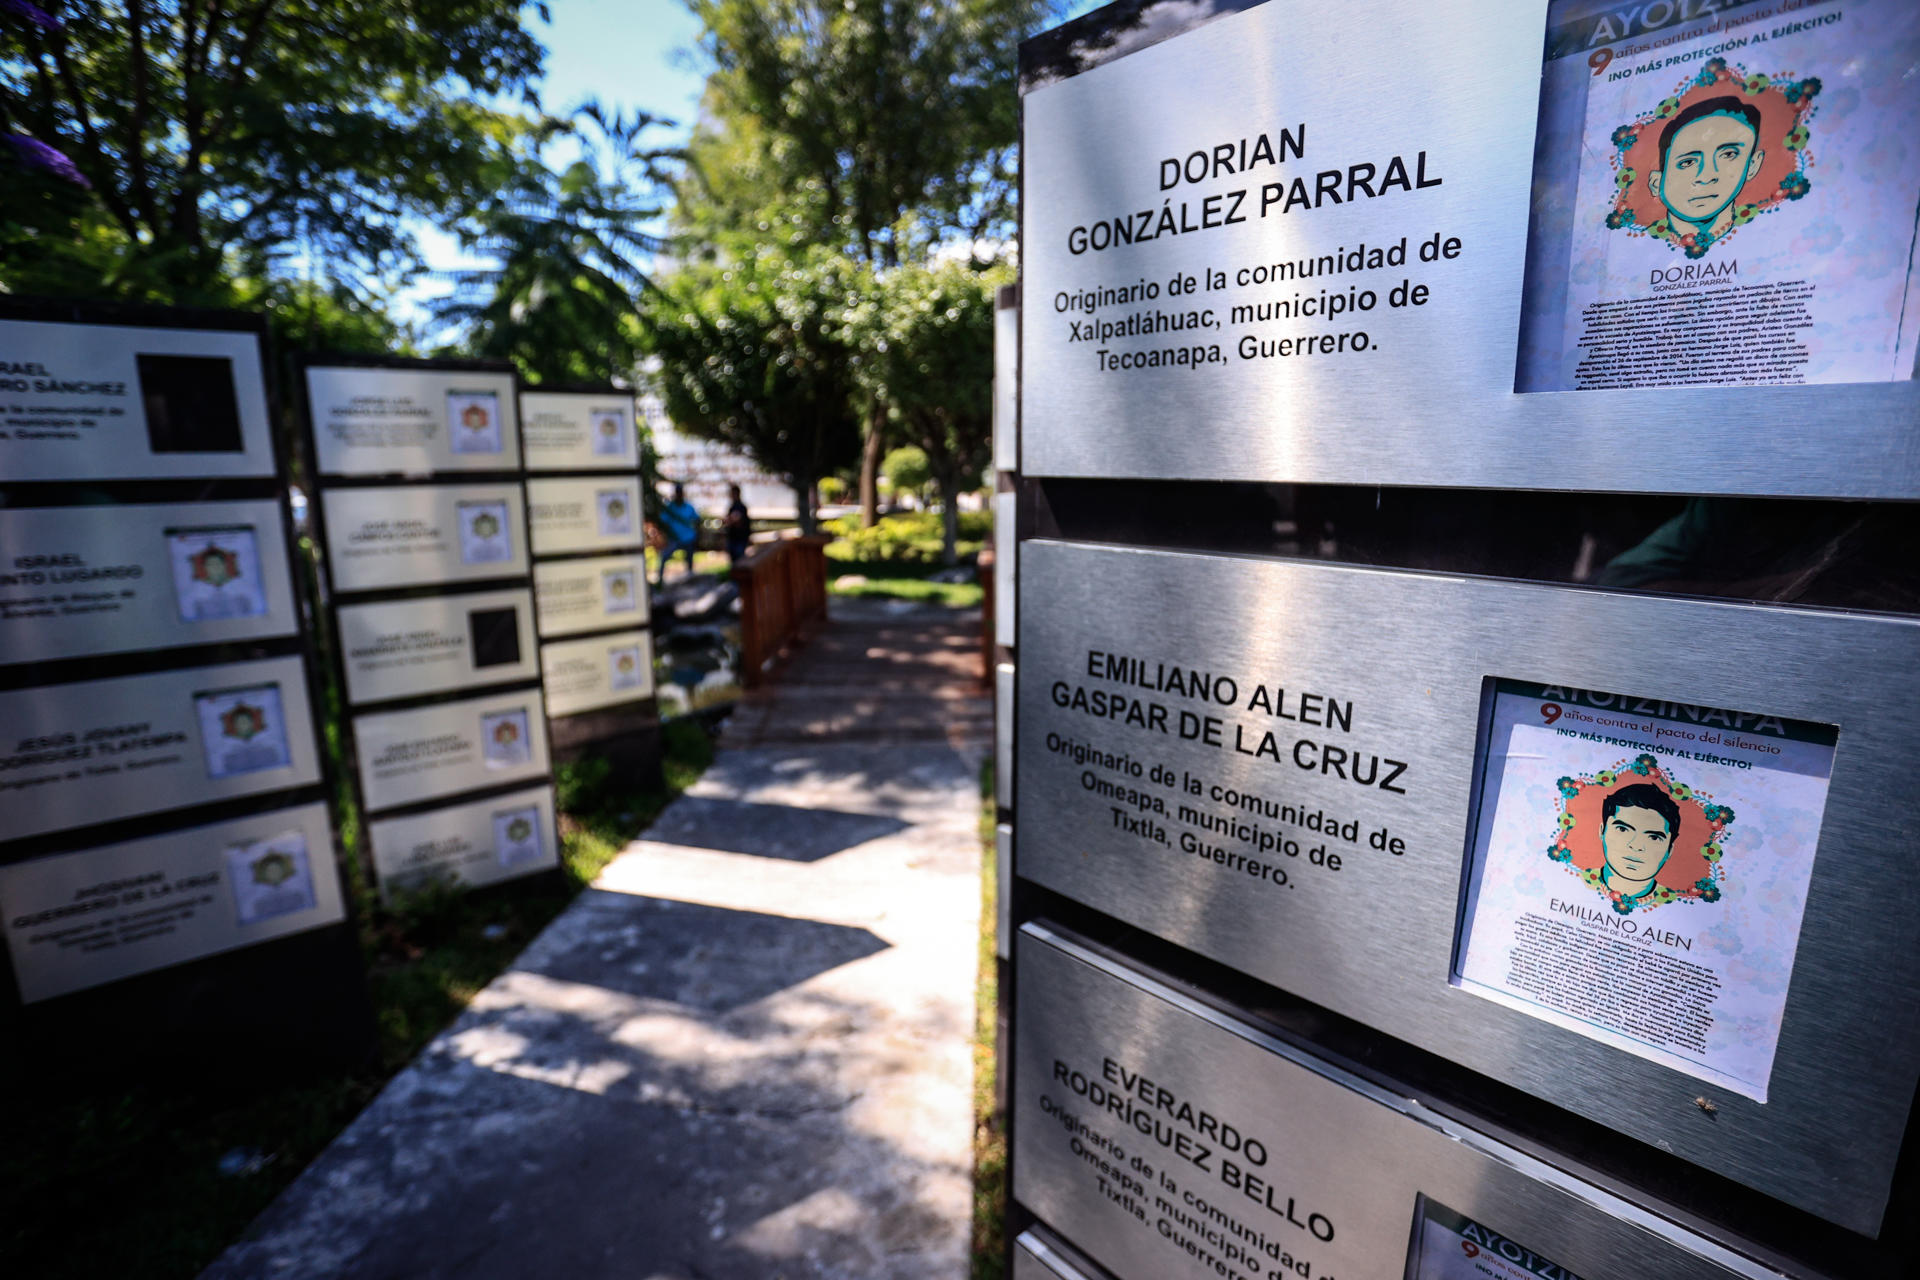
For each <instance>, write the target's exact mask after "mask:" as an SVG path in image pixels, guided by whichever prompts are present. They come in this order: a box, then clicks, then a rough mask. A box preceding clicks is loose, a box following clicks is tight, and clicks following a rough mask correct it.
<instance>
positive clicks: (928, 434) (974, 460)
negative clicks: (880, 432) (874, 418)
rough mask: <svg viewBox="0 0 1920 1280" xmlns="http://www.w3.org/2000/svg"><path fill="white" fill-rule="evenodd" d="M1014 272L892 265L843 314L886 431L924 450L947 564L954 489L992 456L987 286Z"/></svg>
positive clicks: (956, 503)
mask: <svg viewBox="0 0 1920 1280" xmlns="http://www.w3.org/2000/svg"><path fill="white" fill-rule="evenodd" d="M1012 278H1013V273H1012V272H1011V271H1010V270H1008V269H1007V268H1005V267H995V268H992V269H990V270H986V271H977V270H974V269H972V268H971V267H968V266H966V265H964V264H961V263H949V264H946V265H944V266H938V267H919V266H902V267H895V268H893V269H892V270H891V271H888V272H885V273H883V274H882V275H881V277H880V280H879V284H878V286H877V287H876V288H875V289H874V290H873V291H872V293H871V294H870V295H869V296H868V297H866V298H864V299H862V300H860V301H859V302H858V303H856V305H855V307H854V310H853V311H852V312H851V313H850V315H849V324H850V326H851V328H852V329H853V331H854V334H855V338H856V341H857V342H858V344H859V347H860V350H861V353H862V354H861V362H860V379H861V383H862V385H863V386H864V387H865V388H866V389H867V393H868V395H869V396H870V397H872V398H874V399H875V400H880V399H881V398H884V403H885V406H886V413H887V415H888V418H889V419H890V428H891V430H892V432H893V434H894V435H895V436H896V437H897V438H899V439H902V440H905V441H907V442H909V443H910V444H911V445H913V446H916V447H917V448H918V449H919V450H920V451H921V452H922V453H923V454H924V455H925V466H926V471H927V475H928V476H929V477H931V479H932V481H933V484H934V487H935V488H936V489H938V490H939V493H940V505H941V507H942V509H943V510H944V512H945V515H944V518H943V521H942V529H941V544H942V546H941V551H942V558H943V559H944V560H945V562H946V563H947V564H953V563H955V562H956V561H957V560H958V559H959V554H958V548H957V546H956V544H957V543H958V541H959V536H960V495H961V493H963V492H965V491H966V490H969V489H972V488H975V487H977V486H978V485H979V483H980V478H981V473H982V472H983V471H984V470H985V469H986V466H987V463H988V461H989V460H990V459H991V458H992V456H993V309H994V293H995V291H996V290H997V289H998V288H999V286H1001V285H1002V284H1007V283H1010V282H1011V281H1012ZM897 452H905V450H900V451H897ZM889 456H890V458H891V456H893V455H889ZM894 481H895V482H896V483H907V481H906V480H905V478H903V477H902V476H899V475H894ZM922 483H924V480H923V481H922Z"/></svg>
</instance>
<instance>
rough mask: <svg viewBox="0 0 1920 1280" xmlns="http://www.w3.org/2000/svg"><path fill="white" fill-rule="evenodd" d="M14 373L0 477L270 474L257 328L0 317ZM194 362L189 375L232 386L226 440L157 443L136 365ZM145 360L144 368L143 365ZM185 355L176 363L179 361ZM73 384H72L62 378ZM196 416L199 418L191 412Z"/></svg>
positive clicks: (3, 415)
mask: <svg viewBox="0 0 1920 1280" xmlns="http://www.w3.org/2000/svg"><path fill="white" fill-rule="evenodd" d="M0 351H4V352H5V353H6V355H5V361H6V363H9V364H19V365H24V366H32V367H33V368H34V369H35V370H37V371H36V372H33V373H31V374H30V375H28V376H24V377H16V378H14V379H12V381H15V382H19V383H22V384H23V385H19V386H10V387H8V388H7V402H6V403H5V404H0V479H5V480H8V481H14V480H171V479H199V478H201V477H205V476H271V475H272V474H273V473H274V457H273V437H272V423H271V420H270V419H269V417H268V414H267V382H266V374H265V372H264V370H263V368H262V365H261V359H260V335H259V334H257V333H251V332H247V331H245V330H236V329H175V328H169V327H165V326H161V325H153V326H148V325H111V324H76V323H71V322H67V321H49V320H0ZM171 360H186V361H193V362H197V364H196V365H195V366H193V368H194V372H193V380H194V381H202V380H204V382H205V383H206V384H207V386H208V389H209V390H213V389H216V388H219V387H221V386H222V384H224V385H225V387H227V388H230V389H231V391H232V395H233V411H234V415H235V417H234V421H233V424H232V425H233V427H234V431H235V435H234V436H233V437H232V438H230V439H229V440H227V441H226V442H225V443H226V444H228V445H230V446H231V447H227V448H220V447H207V448H180V447H177V446H176V447H171V448H169V447H166V446H165V445H164V444H163V443H162V442H161V441H157V440H156V439H155V438H154V437H155V434H156V433H155V431H154V430H153V427H154V425H155V424H152V423H149V422H148V420H147V412H148V407H149V405H148V400H147V396H148V392H149V390H150V389H149V388H148V387H147V386H146V385H144V384H143V381H142V374H143V372H144V370H145V369H152V370H153V371H154V372H155V373H156V374H157V375H158V376H159V377H161V378H162V379H164V378H165V374H166V371H165V365H166V364H167V363H168V362H169V361H171ZM143 366H144V369H143ZM182 367H183V366H180V365H175V366H174V368H175V369H176V370H178V369H180V368H182ZM63 388H71V389H63ZM194 425H196V426H199V425H202V424H200V423H195V424H194Z"/></svg>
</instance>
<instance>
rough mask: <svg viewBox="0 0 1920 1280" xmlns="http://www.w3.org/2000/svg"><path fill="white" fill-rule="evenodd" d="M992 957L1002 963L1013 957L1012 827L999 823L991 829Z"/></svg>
mask: <svg viewBox="0 0 1920 1280" xmlns="http://www.w3.org/2000/svg"><path fill="white" fill-rule="evenodd" d="M993 869H994V880H993V899H994V906H995V911H994V927H993V937H994V944H993V950H994V954H996V955H998V956H999V957H1000V958H1001V959H1002V960H1005V959H1008V958H1009V957H1010V956H1012V954H1013V828H1012V827H1010V826H1008V825H1007V824H1006V823H1004V822H1002V823H1000V824H999V825H998V826H996V827H994V829H993Z"/></svg>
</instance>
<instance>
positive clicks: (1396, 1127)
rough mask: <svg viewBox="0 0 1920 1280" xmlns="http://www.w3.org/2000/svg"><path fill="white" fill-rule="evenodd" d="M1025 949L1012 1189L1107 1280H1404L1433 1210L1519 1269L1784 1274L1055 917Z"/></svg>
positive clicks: (1697, 1278) (1572, 1277)
mask: <svg viewBox="0 0 1920 1280" xmlns="http://www.w3.org/2000/svg"><path fill="white" fill-rule="evenodd" d="M1016 945H1017V947H1018V955H1017V968H1016V972H1017V974H1018V975H1019V977H1018V982H1019V993H1018V1001H1017V1008H1018V1010H1019V1012H1018V1019H1019V1033H1018V1039H1017V1040H1016V1045H1017V1049H1016V1062H1015V1074H1014V1085H1013V1095H1012V1096H1013V1110H1014V1117H1015V1118H1014V1134H1013V1152H1014V1155H1013V1194H1014V1197H1015V1198H1016V1199H1018V1200H1019V1201H1020V1202H1021V1203H1022V1204H1024V1205H1026V1206H1027V1207H1028V1208H1030V1209H1032V1210H1033V1211H1034V1212H1035V1213H1037V1214H1038V1215H1039V1216H1040V1217H1041V1218H1042V1220H1044V1221H1045V1222H1047V1223H1048V1224H1049V1225H1050V1226H1051V1227H1053V1228H1054V1229H1055V1230H1057V1231H1059V1232H1060V1233H1061V1234H1062V1235H1063V1236H1065V1237H1066V1238H1067V1239H1069V1240H1071V1241H1073V1242H1074V1244H1075V1245H1076V1246H1077V1247H1078V1248H1079V1249H1081V1250H1083V1251H1084V1252H1085V1253H1087V1254H1088V1255H1089V1256H1090V1257H1092V1258H1093V1259H1094V1260H1095V1261H1097V1262H1098V1263H1099V1264H1100V1265H1101V1266H1103V1267H1105V1268H1107V1269H1108V1270H1110V1271H1112V1272H1113V1273H1114V1274H1115V1275H1116V1276H1118V1277H1120V1280H1186V1278H1188V1277H1192V1278H1194V1280H1198V1278H1199V1277H1202V1276H1205V1277H1209V1278H1211V1277H1229V1278H1231V1277H1241V1278H1242V1280H1253V1277H1263V1278H1264V1277H1272V1278H1273V1280H1292V1278H1294V1277H1313V1278H1314V1280H1383V1278H1384V1277H1400V1276H1405V1275H1408V1274H1409V1255H1410V1253H1411V1254H1412V1255H1413V1256H1414V1257H1416V1258H1417V1257H1419V1256H1420V1255H1421V1254H1422V1253H1423V1252H1425V1251H1426V1250H1427V1249H1428V1248H1429V1246H1428V1244H1427V1241H1426V1240H1425V1239H1422V1238H1419V1237H1416V1235H1415V1232H1414V1226H1415V1223H1416V1221H1417V1220H1421V1221H1423V1222H1425V1221H1431V1220H1433V1219H1434V1218H1436V1217H1437V1216H1438V1214H1439V1213H1440V1212H1444V1213H1445V1214H1446V1215H1447V1216H1446V1217H1445V1218H1444V1219H1443V1220H1442V1221H1443V1224H1444V1225H1451V1226H1453V1227H1454V1228H1455V1229H1456V1230H1457V1231H1458V1232H1460V1233H1463V1238H1471V1237H1472V1236H1473V1235H1474V1234H1476V1233H1480V1232H1484V1233H1486V1234H1485V1235H1484V1236H1482V1237H1481V1238H1483V1239H1487V1240H1488V1241H1489V1242H1491V1241H1492V1240H1493V1239H1496V1238H1497V1239H1498V1240H1499V1241H1501V1242H1503V1243H1508V1244H1513V1245H1514V1246H1515V1251H1516V1252H1517V1253H1524V1254H1525V1255H1527V1256H1531V1257H1533V1258H1536V1259H1538V1260H1539V1261H1541V1262H1543V1263H1546V1262H1547V1260H1548V1259H1551V1260H1552V1261H1551V1263H1548V1265H1549V1266H1556V1267H1558V1268H1559V1269H1558V1270H1543V1271H1539V1272H1537V1273H1531V1274H1537V1275H1552V1276H1565V1277H1567V1280H1576V1278H1577V1277H1579V1276H1588V1277H1603V1276H1629V1275H1645V1276H1660V1277H1662V1280H1708V1278H1710V1277H1713V1278H1719V1280H1725V1278H1727V1277H1732V1276H1750V1277H1754V1278H1755V1280H1758V1278H1759V1277H1762V1276H1776V1275H1777V1273H1776V1272H1774V1271H1772V1270H1770V1269H1768V1268H1765V1267H1762V1266H1760V1265H1759V1264H1757V1263H1755V1262H1752V1261H1751V1260H1749V1259H1746V1258H1743V1257H1741V1256H1739V1255H1737V1254H1734V1253H1732V1252H1730V1251H1729V1250H1727V1249H1725V1248H1724V1247H1722V1246H1719V1245H1716V1244H1714V1243H1713V1242H1711V1241H1708V1240H1705V1239H1702V1238H1700V1237H1698V1236H1695V1235H1692V1234H1690V1233H1688V1232H1686V1231H1684V1230H1682V1229H1680V1228H1678V1227H1676V1226H1673V1225H1672V1224H1670V1223H1668V1222H1666V1221H1663V1220H1662V1219H1660V1218H1658V1217H1656V1216H1655V1215H1654V1214H1653V1213H1651V1212H1649V1211H1648V1210H1646V1209H1645V1208H1643V1207H1640V1206H1636V1205H1633V1204H1631V1203H1629V1202H1627V1201H1624V1200H1621V1199H1620V1198H1618V1197H1616V1196H1613V1195H1610V1194H1608V1193H1606V1192H1604V1191H1602V1190H1600V1189H1599V1188H1598V1187H1597V1186H1596V1185H1594V1184H1593V1183H1592V1182H1590V1181H1587V1180H1585V1179H1583V1178H1582V1177H1581V1176H1579V1175H1577V1174H1575V1173H1572V1172H1569V1171H1562V1170H1560V1169H1557V1168H1555V1167H1553V1166H1551V1165H1548V1164H1546V1163H1544V1162H1542V1161H1540V1160H1538V1159H1535V1158H1533V1157H1530V1156H1528V1155H1526V1154H1523V1153H1522V1152H1520V1151H1518V1150H1515V1149H1513V1148H1511V1147H1508V1146H1507V1145H1505V1144H1504V1143H1502V1142H1501V1141H1499V1140H1498V1139H1496V1138H1494V1137H1492V1136H1489V1135H1487V1134H1484V1133H1480V1132H1478V1131H1476V1130H1474V1129H1472V1128H1469V1127H1468V1126H1466V1125H1464V1124H1461V1123H1459V1122H1456V1121H1452V1120H1449V1119H1447V1118H1445V1117H1443V1116H1440V1115H1438V1114H1437V1113H1435V1112H1433V1111H1430V1110H1427V1109H1425V1108H1419V1107H1417V1105H1416V1104H1414V1103H1411V1102H1409V1101H1407V1100H1406V1099H1405V1098H1402V1097H1398V1096H1396V1095H1394V1094H1392V1093H1390V1092H1388V1091H1386V1090H1383V1089H1380V1088H1378V1087H1376V1086H1374V1085H1372V1084H1371V1083H1369V1082H1367V1081H1365V1080H1363V1079H1361V1078H1359V1077H1357V1076H1354V1075H1351V1074H1349V1073H1347V1072H1346V1071H1343V1070H1342V1069H1340V1068H1339V1067H1337V1066H1335V1065H1333V1064H1330V1063H1326V1062H1323V1061H1321V1060H1319V1059H1317V1058H1314V1057H1312V1056H1310V1055H1308V1054H1306V1053H1305V1052H1303V1051H1301V1050H1299V1049H1296V1048H1294V1047H1292V1046H1290V1045H1287V1044H1285V1043H1284V1042H1282V1041H1279V1040H1277V1039H1275V1038H1273V1037H1271V1036H1268V1035H1266V1034H1265V1033H1263V1032H1261V1031H1260V1030H1259V1029H1258V1028H1255V1027H1253V1026H1250V1025H1247V1024H1245V1023H1242V1022H1239V1021H1237V1020H1235V1019H1233V1018H1230V1017H1228V1016H1227V1015H1225V1014H1222V1013H1220V1012H1219V1011H1217V1010H1214V1009H1212V1008H1209V1007H1208V1006H1205V1005H1202V1004H1199V1003H1197V1002H1195V1001H1193V1000H1191V999H1190V998H1188V997H1186V996H1184V995H1182V994H1181V993H1179V992H1178V991H1176V990H1175V989H1174V988H1172V987H1170V986H1168V985H1166V984H1165V983H1164V982H1162V981H1161V980H1160V979H1159V978H1157V977H1156V976H1155V975H1153V974H1151V973H1148V972H1144V971H1140V970H1134V969H1131V968H1128V967H1124V966H1122V965H1120V964H1118V963H1116V962H1114V961H1112V960H1110V959H1107V958H1106V957H1104V956H1101V955H1099V954H1097V953H1095V952H1093V951H1091V950H1089V949H1087V948H1085V947H1083V946H1082V945H1080V944H1078V943H1077V942H1076V941H1074V940H1073V939H1072V938H1071V937H1070V936H1068V935H1065V934H1064V933H1061V932H1059V931H1056V930H1053V929H1051V928H1050V927H1048V926H1045V925H1038V924H1029V925H1027V926H1026V927H1024V928H1023V929H1022V930H1021V933H1020V937H1019V940H1018V942H1017V944H1016ZM1441 1206H1444V1207H1445V1208H1444V1210H1441V1208H1440V1207H1441ZM1491 1251H1492V1252H1494V1253H1495V1254H1496V1256H1498V1255H1499V1253H1500V1250H1499V1248H1498V1246H1497V1245H1494V1246H1492V1248H1491ZM1411 1274H1413V1275H1416V1276H1421V1277H1429V1276H1436V1275H1438V1276H1452V1275H1455V1274H1460V1273H1457V1272H1435V1271H1432V1270H1431V1269H1429V1270H1427V1271H1413V1272H1411ZM1465 1274H1468V1275H1473V1276H1482V1275H1485V1276H1491V1277H1494V1278H1495V1280H1500V1278H1502V1277H1507V1276H1508V1274H1509V1273H1508V1272H1505V1271H1501V1270H1487V1271H1469V1272H1467V1273H1465ZM1521 1274H1522V1275H1523V1276H1524V1275H1527V1274H1529V1273H1525V1272H1523V1273H1521Z"/></svg>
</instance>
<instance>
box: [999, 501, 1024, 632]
mask: <svg viewBox="0 0 1920 1280" xmlns="http://www.w3.org/2000/svg"><path fill="white" fill-rule="evenodd" d="M1019 510H1020V495H1019V494H1017V493H996V494H994V495H993V642H994V643H995V644H1000V645H1006V646H1008V647H1012V645H1013V636H1014V614H1015V609H1016V606H1017V605H1018V604H1019V601H1018V600H1017V599H1015V596H1014V577H1015V567H1016V566H1017V565H1018V563H1019V553H1020V543H1019V540H1018V537H1017V536H1016V534H1017V530H1018V524H1017V519H1018V515H1019Z"/></svg>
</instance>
